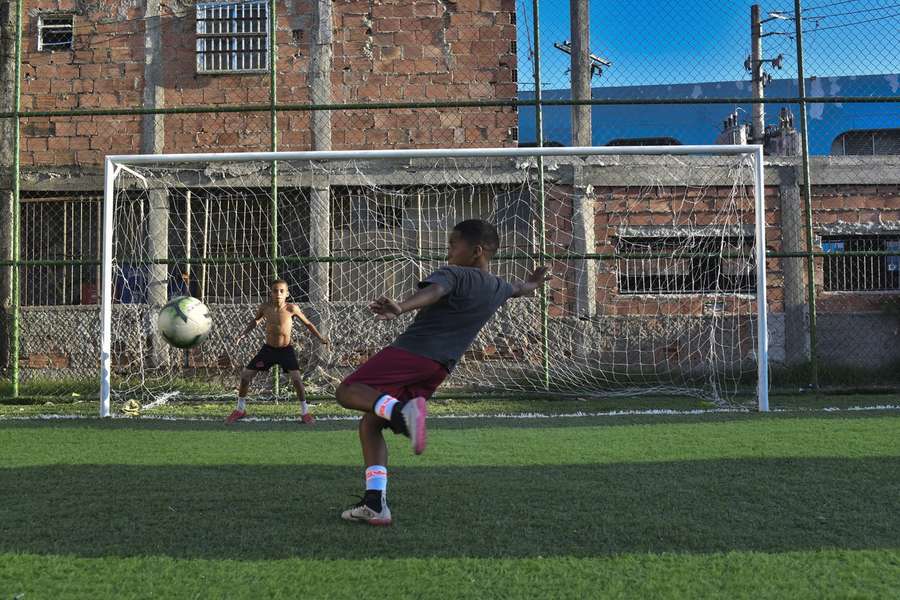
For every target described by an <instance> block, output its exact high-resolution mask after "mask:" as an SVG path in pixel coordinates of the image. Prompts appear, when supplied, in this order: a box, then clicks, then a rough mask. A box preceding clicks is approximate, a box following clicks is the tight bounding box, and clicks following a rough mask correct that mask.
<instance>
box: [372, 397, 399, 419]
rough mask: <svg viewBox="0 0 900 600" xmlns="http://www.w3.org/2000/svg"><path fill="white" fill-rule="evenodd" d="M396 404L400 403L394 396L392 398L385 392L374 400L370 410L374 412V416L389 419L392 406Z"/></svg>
mask: <svg viewBox="0 0 900 600" xmlns="http://www.w3.org/2000/svg"><path fill="white" fill-rule="evenodd" d="M398 404H400V402H399V401H398V400H397V399H396V398H394V397H393V396H391V395H390V394H385V395H384V396H382V397H381V398H379V399H378V400H376V401H375V406H373V407H372V412H374V413H375V416H377V417H381V418H382V419H384V420H385V421H390V420H391V411H393V410H394V407H395V406H397V405H398Z"/></svg>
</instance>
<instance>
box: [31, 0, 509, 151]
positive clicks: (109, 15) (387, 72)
mask: <svg viewBox="0 0 900 600" xmlns="http://www.w3.org/2000/svg"><path fill="white" fill-rule="evenodd" d="M24 4H25V13H26V16H25V19H24V27H25V43H24V57H23V63H24V64H23V73H22V77H23V103H22V105H23V108H24V109H25V110H58V109H91V108H137V107H141V106H142V103H143V93H144V84H145V82H144V62H145V49H144V47H145V32H146V23H147V22H146V21H145V20H144V19H143V16H144V15H143V13H144V3H143V2H132V1H125V0H120V1H118V2H115V1H113V2H106V3H96V2H82V1H74V0H31V1H28V0H26V2H25V3H24ZM162 4H163V8H162V9H161V10H162V13H161V18H160V23H161V24H160V28H161V29H160V35H161V46H162V61H163V62H162V64H163V68H162V79H161V81H160V84H161V85H162V87H163V89H164V102H163V105H164V106H166V107H179V106H200V105H203V106H225V105H240V104H265V103H267V102H268V99H269V81H268V76H267V75H266V74H264V73H263V74H226V75H207V74H198V73H197V68H196V45H195V44H196V36H195V30H196V29H195V12H194V9H193V2H174V3H165V2H163V3H162ZM313 6H314V4H313V3H312V2H310V1H307V2H281V3H280V4H279V6H278V31H277V43H278V46H279V50H278V63H277V72H278V99H279V102H282V103H297V104H303V103H308V102H309V101H310V100H309V87H308V80H307V79H308V73H309V66H310V54H311V51H312V46H311V43H312V41H313V40H314V35H315V32H314V26H315V23H314V15H313ZM333 11H334V13H333V23H334V28H333V35H334V41H333V47H332V49H333V61H332V74H331V79H332V87H333V101H334V102H335V103H375V102H431V101H453V100H492V99H514V98H515V97H516V81H515V77H516V53H515V39H516V29H515V2H514V1H513V0H456V1H451V0H444V1H441V2H433V1H419V0H377V1H376V0H373V1H370V2H361V1H347V0H338V1H336V2H335V3H334V5H333ZM55 12H67V13H72V14H74V15H75V38H74V49H73V50H71V51H55V52H46V51H38V49H37V48H38V45H37V38H38V18H39V16H40V15H41V14H47V13H55ZM411 20H413V21H414V22H411ZM331 119H332V127H333V134H332V140H333V148H334V149H335V150H339V149H363V148H409V147H454V146H507V145H515V144H516V139H515V137H514V135H515V127H516V122H517V116H516V112H515V110H514V109H513V108H500V107H492V108H485V109H478V108H474V109H416V110H392V111H386V110H385V111H379V110H366V111H334V112H333V113H332V117H331ZM141 123H142V119H141V117H75V118H31V119H25V121H24V123H23V125H24V148H23V155H22V163H23V165H25V166H26V167H27V166H41V165H97V164H100V162H101V159H102V156H103V155H105V154H109V153H132V152H137V151H139V148H140V142H141ZM163 126H164V128H165V136H164V151H166V152H202V151H249V150H257V151H258V150H267V149H269V144H270V134H269V115H268V114H267V113H264V112H263V113H248V114H240V115H238V114H224V113H220V114H199V115H169V116H166V117H165V119H164V125H163ZM278 126H279V129H280V140H279V149H281V150H308V149H310V145H311V134H310V131H309V128H310V118H309V113H305V112H294V113H285V114H282V115H280V117H279V122H278Z"/></svg>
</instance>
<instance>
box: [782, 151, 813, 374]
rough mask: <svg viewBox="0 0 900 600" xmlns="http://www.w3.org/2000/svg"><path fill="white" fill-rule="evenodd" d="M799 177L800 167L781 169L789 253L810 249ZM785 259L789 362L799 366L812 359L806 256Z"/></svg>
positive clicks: (785, 244)
mask: <svg viewBox="0 0 900 600" xmlns="http://www.w3.org/2000/svg"><path fill="white" fill-rule="evenodd" d="M799 180H800V177H799V171H798V169H797V168H795V167H786V168H782V169H781V184H780V185H779V187H778V196H779V201H780V202H781V240H782V245H783V249H784V251H785V252H803V251H805V250H806V247H805V243H804V239H805V236H804V231H803V203H802V201H801V197H800V186H799V183H798V182H799ZM781 260H782V265H783V272H784V338H785V339H784V351H785V362H786V364H788V365H799V364H804V363H808V362H809V360H810V346H809V306H808V304H807V298H808V295H807V289H806V268H805V265H804V260H803V259H802V258H783V259H781Z"/></svg>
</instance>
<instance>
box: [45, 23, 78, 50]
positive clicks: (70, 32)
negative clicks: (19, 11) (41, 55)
mask: <svg viewBox="0 0 900 600" xmlns="http://www.w3.org/2000/svg"><path fill="white" fill-rule="evenodd" d="M74 43H75V16H74V15H41V16H39V17H38V50H39V51H41V52H53V51H54V50H71V49H72V48H73V47H74Z"/></svg>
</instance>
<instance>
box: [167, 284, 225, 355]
mask: <svg viewBox="0 0 900 600" xmlns="http://www.w3.org/2000/svg"><path fill="white" fill-rule="evenodd" d="M157 327H158V329H159V333H160V335H161V336H162V337H163V339H164V340H166V341H167V342H168V343H169V344H170V345H172V346H175V347H176V348H193V347H194V346H196V345H197V344H201V343H203V340H205V339H206V338H207V336H208V335H209V330H210V329H211V328H212V319H211V318H210V316H209V309H208V308H207V307H206V305H205V304H203V303H202V302H200V301H199V300H197V299H196V298H191V297H190V296H179V297H178V298H172V299H171V300H169V303H168V304H166V305H165V306H163V307H162V309H161V310H160V311H159V319H158V323H157Z"/></svg>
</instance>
